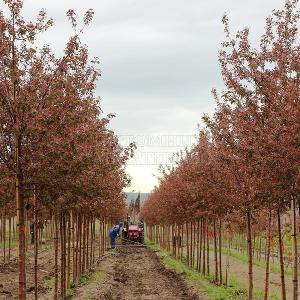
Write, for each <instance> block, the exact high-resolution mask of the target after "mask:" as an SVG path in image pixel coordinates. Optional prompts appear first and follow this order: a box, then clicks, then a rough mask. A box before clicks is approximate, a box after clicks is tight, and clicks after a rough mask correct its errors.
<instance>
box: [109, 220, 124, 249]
mask: <svg viewBox="0 0 300 300" xmlns="http://www.w3.org/2000/svg"><path fill="white" fill-rule="evenodd" d="M121 226H122V224H121V223H119V224H116V225H115V226H114V227H113V228H111V229H110V231H109V238H110V245H111V249H115V247H116V238H117V236H119V234H120V228H121Z"/></svg>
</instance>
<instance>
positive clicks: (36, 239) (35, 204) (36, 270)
mask: <svg viewBox="0 0 300 300" xmlns="http://www.w3.org/2000/svg"><path fill="white" fill-rule="evenodd" d="M33 197H34V299H35V300H37V299H38V226H37V222H38V218H37V198H36V191H35V189H34V192H33Z"/></svg>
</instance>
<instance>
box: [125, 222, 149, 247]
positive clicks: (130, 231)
mask: <svg viewBox="0 0 300 300" xmlns="http://www.w3.org/2000/svg"><path fill="white" fill-rule="evenodd" d="M122 243H123V244H126V243H138V244H144V224H143V223H139V224H126V226H124V227H123V230H122Z"/></svg>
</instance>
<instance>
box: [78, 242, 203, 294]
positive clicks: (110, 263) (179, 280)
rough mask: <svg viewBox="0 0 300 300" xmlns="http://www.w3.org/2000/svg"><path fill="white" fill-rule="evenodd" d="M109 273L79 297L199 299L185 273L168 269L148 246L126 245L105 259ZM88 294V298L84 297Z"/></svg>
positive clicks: (104, 269) (105, 267)
mask: <svg viewBox="0 0 300 300" xmlns="http://www.w3.org/2000/svg"><path fill="white" fill-rule="evenodd" d="M102 270H103V271H104V272H105V277H104V279H103V280H102V281H101V283H98V284H94V287H92V286H90V285H87V286H85V287H83V288H85V289H87V291H86V292H88V294H86V293H85V292H84V290H83V291H82V292H81V293H79V294H78V293H77V297H75V299H102V300H162V299H163V300H176V299H178V300H196V299H199V297H198V294H197V292H196V291H195V290H193V289H192V288H191V287H189V286H188V285H187V283H186V282H185V280H184V278H183V277H182V276H181V275H178V274H176V272H175V271H173V270H171V269H167V268H166V267H165V266H164V265H163V263H162V262H161V261H160V259H159V258H158V256H157V255H156V254H155V253H154V252H152V251H151V250H149V249H147V248H130V247H127V248H125V249H122V252H119V253H116V255H114V256H111V257H108V258H106V259H104V261H103V262H102ZM84 297H86V298H84Z"/></svg>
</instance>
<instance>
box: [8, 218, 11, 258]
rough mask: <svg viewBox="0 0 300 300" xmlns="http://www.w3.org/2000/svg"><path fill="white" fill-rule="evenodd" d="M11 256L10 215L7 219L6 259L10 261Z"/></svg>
mask: <svg viewBox="0 0 300 300" xmlns="http://www.w3.org/2000/svg"><path fill="white" fill-rule="evenodd" d="M10 256H11V217H10V218H9V221H8V261H10Z"/></svg>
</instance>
